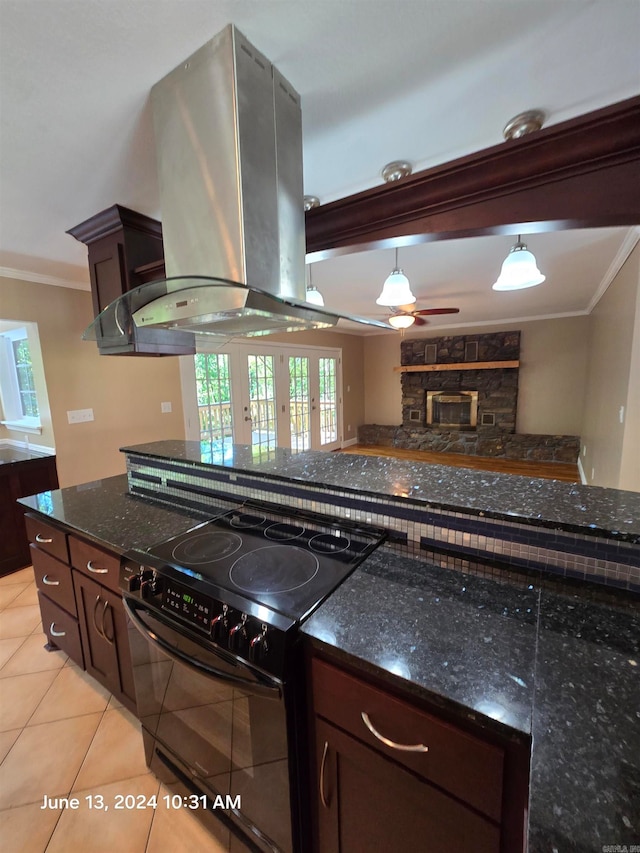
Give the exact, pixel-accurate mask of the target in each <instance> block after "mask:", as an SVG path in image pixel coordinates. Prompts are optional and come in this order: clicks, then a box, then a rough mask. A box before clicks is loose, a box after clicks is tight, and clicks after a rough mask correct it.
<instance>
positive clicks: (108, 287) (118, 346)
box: [67, 204, 195, 355]
mask: <svg viewBox="0 0 640 853" xmlns="http://www.w3.org/2000/svg"><path fill="white" fill-rule="evenodd" d="M67 233H69V234H71V235H72V236H73V237H75V238H76V240H79V241H80V242H81V243H84V244H85V245H86V246H87V248H88V255H89V277H90V279H91V293H92V296H93V311H94V314H95V316H96V317H97V316H98V314H100V312H101V311H103V310H104V309H105V308H106V307H107V305H110V304H111V303H112V302H113V301H114V300H115V299H117V298H118V297H119V296H122V294H124V293H128V292H129V291H131V290H134V289H135V288H136V287H138V286H139V285H141V284H145V283H147V282H149V281H154V280H157V279H164V273H165V270H164V258H163V244H162V225H161V224H160V223H159V222H158V221H157V220H156V219H151V218H150V217H149V216H145V215H144V214H142V213H138V212H137V211H135V210H130V209H129V208H127V207H122V205H120V204H114V205H113V206H112V207H109V208H107V209H106V210H103V211H101V212H100V213H97V214H96V215H95V216H92V217H91V218H90V219H87V220H86V221H85V222H81V223H80V224H79V225H76V226H75V227H74V228H71V229H70V230H69V231H68V232H67ZM164 292H165V291H164V290H162V289H161V288H160V289H159V290H158V292H157V294H156V295H157V296H161V295H163V293H164ZM136 307H139V306H136ZM134 310H135V309H134ZM99 331H100V335H99V339H98V347H99V349H100V352H101V353H103V354H108V355H193V354H194V353H195V344H194V336H193V334H192V333H190V332H184V331H180V330H174V329H170V330H169V329H152V328H140V329H139V328H137V327H136V326H135V324H134V323H133V322H132V321H131V319H130V315H129V312H128V311H127V309H126V308H124V307H122V306H121V309H120V311H119V313H118V318H117V320H116V319H115V318H114V317H112V316H110V317H108V318H106V319H103V320H101V322H100V324H99Z"/></svg>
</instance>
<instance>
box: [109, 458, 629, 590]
mask: <svg viewBox="0 0 640 853" xmlns="http://www.w3.org/2000/svg"><path fill="white" fill-rule="evenodd" d="M126 455H127V476H128V482H129V491H130V492H131V493H132V494H134V495H139V496H141V497H145V498H149V499H151V500H154V501H156V502H159V503H164V504H168V505H171V506H174V507H183V508H186V509H189V510H191V511H195V512H198V513H202V515H203V516H211V515H212V514H213V511H214V509H215V508H216V501H217V500H222V499H224V500H235V501H238V502H242V501H244V500H247V499H252V500H261V501H268V502H270V503H274V504H279V505H280V506H284V507H287V508H290V509H293V510H295V509H296V508H299V509H304V510H308V511H312V512H319V513H323V514H325V515H331V516H334V517H342V518H348V519H351V520H354V521H359V522H363V523H366V524H372V525H375V526H378V527H383V528H385V529H386V530H387V532H388V534H389V544H390V546H391V547H394V548H396V549H399V550H401V551H402V552H403V553H408V554H410V555H412V556H414V557H415V558H417V559H423V560H425V561H428V562H431V563H436V564H438V565H442V566H444V567H448V568H456V569H462V570H466V571H473V572H474V573H479V574H484V575H487V574H489V575H491V576H492V577H494V576H496V574H498V575H499V573H500V572H501V571H503V570H505V569H511V570H512V569H517V570H522V571H523V572H527V571H544V572H548V573H551V574H555V575H561V576H563V577H570V578H577V579H580V580H589V581H594V582H597V583H601V584H604V585H606V586H609V587H619V588H622V589H628V590H634V591H640V546H638V545H633V544H629V543H626V542H620V541H617V540H613V539H605V538H598V537H594V536H584V535H581V534H577V533H570V532H567V531H558V530H552V529H550V528H547V527H541V526H536V525H535V523H532V524H522V523H517V522H510V521H501V520H496V519H490V518H483V517H482V516H479V515H471V514H465V513H457V512H452V511H448V510H440V509H436V508H434V507H430V506H425V505H424V504H423V505H420V504H419V503H417V502H410V501H407V500H404V499H402V498H394V497H393V496H391V495H379V496H373V495H368V494H358V493H355V492H353V491H346V490H345V491H343V490H340V489H339V488H337V487H335V486H331V487H328V486H326V485H314V484H308V485H307V484H305V483H303V482H300V481H294V480H284V479H279V478H275V477H268V476H262V475H261V476H255V475H251V474H245V473H241V472H235V471H228V470H224V469H216V468H212V467H210V466H205V465H198V464H185V463H183V462H180V461H178V460H171V459H155V458H149V457H146V456H139V455H137V454H135V453H132V452H127V454H126Z"/></svg>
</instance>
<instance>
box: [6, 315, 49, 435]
mask: <svg viewBox="0 0 640 853" xmlns="http://www.w3.org/2000/svg"><path fill="white" fill-rule="evenodd" d="M0 393H1V396H2V410H3V419H2V423H3V424H4V425H5V426H7V427H9V428H14V429H26V430H27V431H29V430H33V431H35V432H40V408H39V406H38V396H37V392H36V386H35V381H34V374H33V361H32V353H31V347H30V345H29V338H28V334H27V329H26V327H19V328H12V329H9V330H6V331H4V332H2V333H1V334H0Z"/></svg>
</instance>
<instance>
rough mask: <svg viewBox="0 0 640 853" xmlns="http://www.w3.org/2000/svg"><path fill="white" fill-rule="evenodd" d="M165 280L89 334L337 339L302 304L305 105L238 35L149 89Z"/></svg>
mask: <svg viewBox="0 0 640 853" xmlns="http://www.w3.org/2000/svg"><path fill="white" fill-rule="evenodd" d="M151 101H152V107H153V120H154V130H155V136H156V156H157V164H158V177H159V186H160V201H161V208H162V230H163V245H164V257H165V270H166V275H167V279H166V280H165V281H162V282H150V283H149V284H146V285H142V286H141V287H139V288H137V289H136V290H134V291H131V292H129V293H127V294H125V295H124V296H122V297H120V299H118V300H116V301H115V302H113V303H111V305H109V306H108V307H107V308H106V309H105V310H104V311H103V312H102V314H101V315H99V317H98V318H96V320H95V321H94V323H93V324H92V326H91V327H89V329H88V330H87V332H85V337H88V338H91V339H97V340H98V342H99V343H100V344H101V346H102V347H103V350H104V351H106V348H107V346H113V347H115V348H117V339H118V337H119V336H120V335H121V333H122V335H125V334H129V335H131V334H133V333H134V332H135V330H139V329H142V328H145V329H176V330H181V333H182V334H184V332H185V330H190V331H193V332H198V333H203V334H214V335H220V336H225V337H232V336H236V335H242V336H252V335H266V334H270V333H272V332H282V331H296V330H300V329H317V328H329V327H332V326H335V325H336V324H337V323H339V322H340V321H341V320H346V321H350V322H357V323H364V324H366V325H369V326H377V327H380V328H384V329H388V328H389V327H388V326H387V325H386V324H385V323H381V322H378V321H374V320H366V319H364V318H358V317H349V316H347V315H340V314H335V313H333V312H331V311H325V310H323V309H318V308H316V307H314V306H311V305H309V304H308V303H305V296H306V283H305V233H304V207H303V186H302V119H301V111H300V98H299V96H298V94H297V93H296V92H295V90H294V89H293V87H292V86H291V85H290V84H289V83H288V82H287V80H286V79H285V78H284V77H283V76H282V75H281V74H280V73H279V72H278V70H277V69H276V68H274V67H273V66H272V65H271V63H270V62H269V61H268V60H267V59H266V58H265V57H264V56H262V54H260V53H259V52H258V51H257V50H256V49H255V48H254V47H253V45H251V44H250V42H248V41H247V39H246V38H245V37H244V36H243V35H242V34H241V33H240V32H239V31H238V30H237V29H236V28H235V27H234V26H233V25H229V26H228V27H226V28H225V29H224V30H223V31H222V32H221V33H219V34H218V35H217V36H215V37H214V38H213V39H212V40H211V41H209V42H207V44H205V45H204V46H203V47H202V48H200V49H199V50H198V51H196V52H195V53H194V54H193V55H192V56H191V57H190V58H189V59H187V60H186V61H185V62H183V63H182V64H181V65H180V66H178V67H177V68H176V69H174V71H172V72H171V73H170V74H168V75H167V76H166V77H165V78H164V79H162V80H161V81H160V82H159V83H157V84H156V85H155V86H154V87H153V89H152V90H151Z"/></svg>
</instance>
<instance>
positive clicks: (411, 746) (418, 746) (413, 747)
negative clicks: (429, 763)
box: [360, 711, 429, 752]
mask: <svg viewBox="0 0 640 853" xmlns="http://www.w3.org/2000/svg"><path fill="white" fill-rule="evenodd" d="M360 716H361V717H362V722H363V723H364V724H365V726H366V727H367V728H368V729H369V731H370V732H371V734H372V735H373V736H374V737H376V738H378V740H379V741H381V742H382V743H383V744H384V745H385V746H390V747H391V749H400V750H402V751H403V752H429V747H428V746H425V745H424V744H422V743H396V742H395V741H393V740H389V738H387V737H384V735H381V734H380V732H378V731H376V729H375V727H374V725H373V723H372V722H371V720H370V719H369V715H368V714H367V712H366V711H361V712H360Z"/></svg>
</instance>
